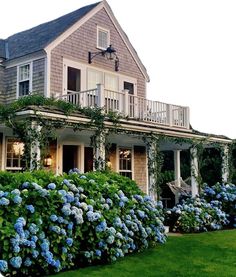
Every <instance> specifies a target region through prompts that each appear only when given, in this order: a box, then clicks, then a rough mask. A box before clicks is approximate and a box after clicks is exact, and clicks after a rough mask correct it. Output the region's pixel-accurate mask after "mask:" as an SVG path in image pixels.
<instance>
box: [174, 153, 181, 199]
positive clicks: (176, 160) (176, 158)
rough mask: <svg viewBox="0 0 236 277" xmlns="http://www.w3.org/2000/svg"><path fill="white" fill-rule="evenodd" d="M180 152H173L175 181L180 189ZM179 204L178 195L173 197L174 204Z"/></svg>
mask: <svg viewBox="0 0 236 277" xmlns="http://www.w3.org/2000/svg"><path fill="white" fill-rule="evenodd" d="M180 151H181V150H174V169H175V180H176V181H177V184H178V187H180V178H181V171H180ZM178 202H179V195H178V194H176V195H175V203H178Z"/></svg>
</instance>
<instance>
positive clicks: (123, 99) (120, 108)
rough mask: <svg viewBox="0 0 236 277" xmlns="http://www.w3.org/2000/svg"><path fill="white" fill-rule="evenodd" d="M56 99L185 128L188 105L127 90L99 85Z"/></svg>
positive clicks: (186, 125)
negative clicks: (116, 89) (130, 92)
mask: <svg viewBox="0 0 236 277" xmlns="http://www.w3.org/2000/svg"><path fill="white" fill-rule="evenodd" d="M58 98H59V99H62V100H64V101H67V102H71V103H73V104H75V105H80V106H81V107H103V108H104V109H105V112H106V113H108V112H109V111H116V112H118V113H120V114H122V115H124V116H128V117H129V118H133V119H135V120H140V121H145V122H150V123H153V124H160V125H164V126H169V127H172V126H173V127H179V128H184V129H189V108H188V107H183V106H177V105H172V104H167V103H163V102H159V101H152V100H148V99H146V98H143V97H139V96H136V95H132V94H129V93H128V91H127V90H124V91H123V92H117V91H112V90H108V89H105V88H104V86H103V85H101V84H99V85H97V88H95V89H89V90H86V91H80V92H74V91H68V93H67V94H64V95H62V96H59V97H58Z"/></svg>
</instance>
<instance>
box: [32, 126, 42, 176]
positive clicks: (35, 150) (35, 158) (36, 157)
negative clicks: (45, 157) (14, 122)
mask: <svg viewBox="0 0 236 277" xmlns="http://www.w3.org/2000/svg"><path fill="white" fill-rule="evenodd" d="M31 128H32V133H34V135H35V138H31V139H33V140H32V143H31V146H30V171H32V170H37V169H39V167H40V161H41V151H40V142H39V140H38V137H39V136H40V132H41V126H39V125H37V123H36V122H32V127H31Z"/></svg>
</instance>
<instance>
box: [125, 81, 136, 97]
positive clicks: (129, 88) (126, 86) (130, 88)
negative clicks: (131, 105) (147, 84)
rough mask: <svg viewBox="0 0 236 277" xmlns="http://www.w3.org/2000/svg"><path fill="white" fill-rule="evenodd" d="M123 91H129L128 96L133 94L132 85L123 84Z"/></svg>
mask: <svg viewBox="0 0 236 277" xmlns="http://www.w3.org/2000/svg"><path fill="white" fill-rule="evenodd" d="M124 89H127V90H128V91H129V94H134V84H133V83H129V82H124Z"/></svg>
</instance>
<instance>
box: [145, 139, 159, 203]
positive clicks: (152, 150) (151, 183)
mask: <svg viewBox="0 0 236 277" xmlns="http://www.w3.org/2000/svg"><path fill="white" fill-rule="evenodd" d="M156 147H157V145H156V142H155V141H150V142H149V143H148V144H147V157H148V194H149V196H150V197H151V198H152V199H153V200H156V199H157V194H156V191H155V187H156V183H155V163H154V161H153V158H154V157H155V156H156Z"/></svg>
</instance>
